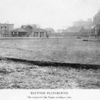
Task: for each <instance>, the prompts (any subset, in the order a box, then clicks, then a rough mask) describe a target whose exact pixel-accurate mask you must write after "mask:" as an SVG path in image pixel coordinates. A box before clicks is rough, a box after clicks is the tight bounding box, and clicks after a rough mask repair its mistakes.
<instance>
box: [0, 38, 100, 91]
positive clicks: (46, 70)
mask: <svg viewBox="0 0 100 100" xmlns="http://www.w3.org/2000/svg"><path fill="white" fill-rule="evenodd" d="M0 57H1V58H4V57H10V58H20V59H27V60H33V61H35V60H36V61H51V62H62V63H63V62H66V63H81V64H83V63H84V64H98V65H99V64H100V43H99V42H93V41H92V42H90V41H82V40H81V39H76V37H67V38H49V39H46V38H41V39H40V38H1V39H0ZM0 88H1V89H9V88H10V89H16V88H17V89H55V88H60V89H73V88H74V89H76V88H81V89H98V88H100V69H80V68H79V69H78V68H77V69H76V68H72V67H71V66H63V67H62V66H58V67H55V66H39V65H34V64H30V63H24V62H14V61H7V60H5V59H2V60H1V61H0Z"/></svg>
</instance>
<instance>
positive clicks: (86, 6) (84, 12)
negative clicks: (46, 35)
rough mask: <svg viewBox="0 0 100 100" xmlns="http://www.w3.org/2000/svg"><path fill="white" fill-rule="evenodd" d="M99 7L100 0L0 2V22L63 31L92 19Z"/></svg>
mask: <svg viewBox="0 0 100 100" xmlns="http://www.w3.org/2000/svg"><path fill="white" fill-rule="evenodd" d="M99 7H100V0H0V22H1V23H4V22H9V23H14V24H15V25H16V26H18V25H22V24H39V25H40V26H43V27H53V28H54V29H61V28H66V27H68V26H70V25H72V23H73V22H74V21H77V20H80V19H83V20H86V19H88V18H92V17H93V16H94V15H95V13H96V12H97V11H98V10H99Z"/></svg>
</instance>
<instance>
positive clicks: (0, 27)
mask: <svg viewBox="0 0 100 100" xmlns="http://www.w3.org/2000/svg"><path fill="white" fill-rule="evenodd" d="M13 28H14V24H6V23H4V24H1V23H0V36H1V37H9V36H10V35H11V32H10V31H11V30H13Z"/></svg>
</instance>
